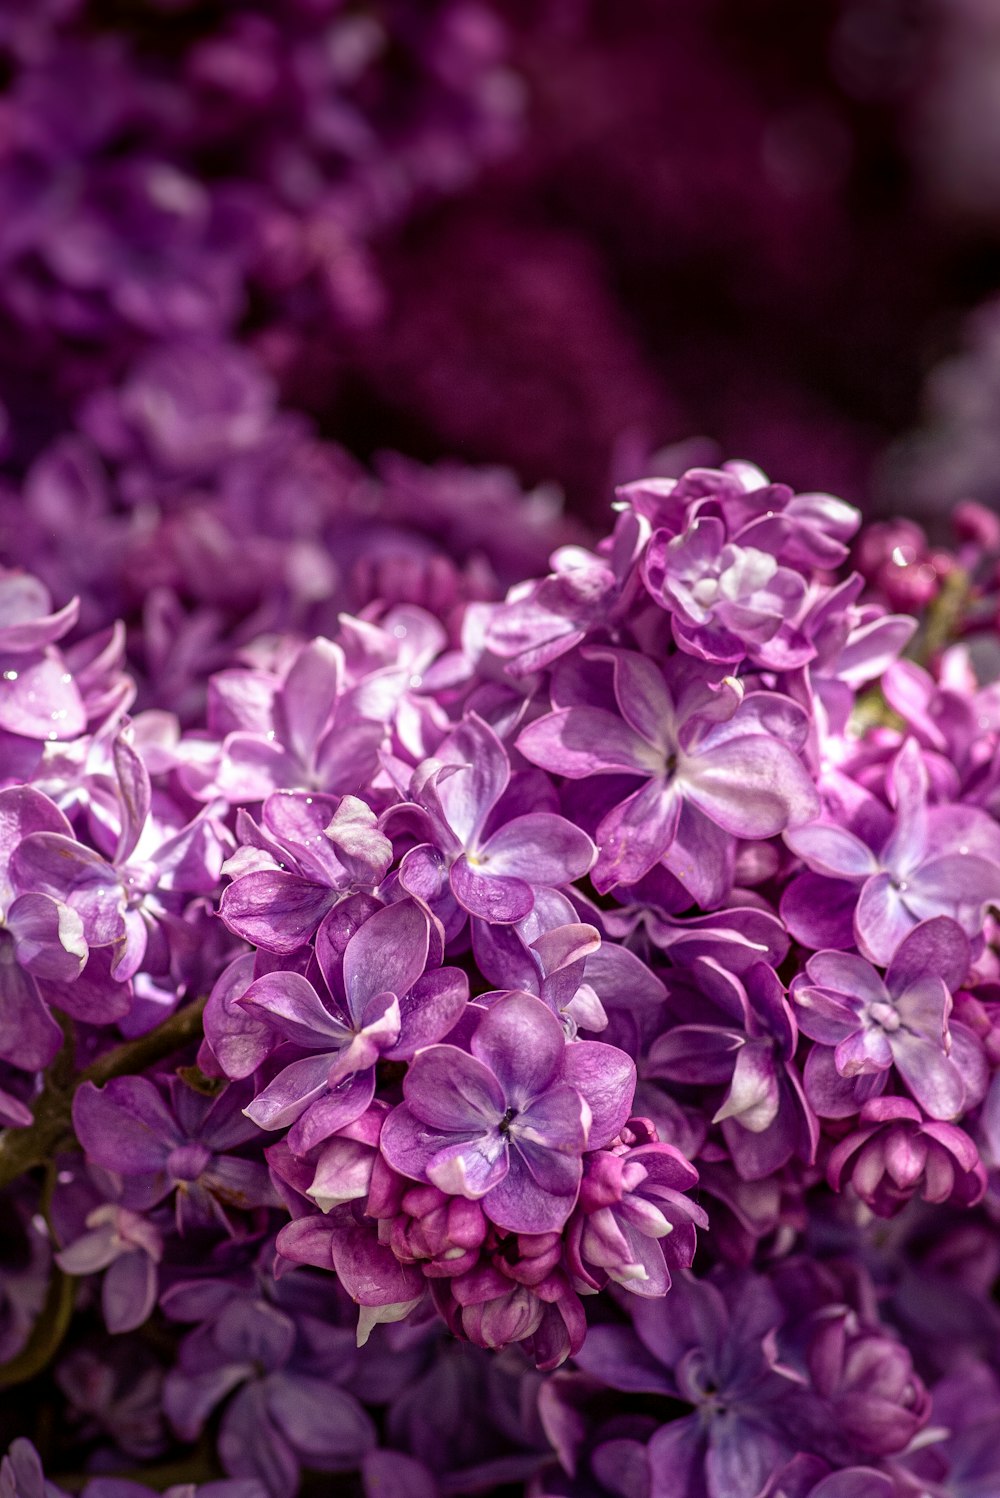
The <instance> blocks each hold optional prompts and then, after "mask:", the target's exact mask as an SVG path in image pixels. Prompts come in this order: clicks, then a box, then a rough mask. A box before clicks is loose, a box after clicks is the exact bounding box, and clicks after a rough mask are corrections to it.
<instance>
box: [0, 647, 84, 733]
mask: <svg viewBox="0 0 1000 1498" xmlns="http://www.w3.org/2000/svg"><path fill="white" fill-rule="evenodd" d="M86 726H87V712H86V708H85V707H84V705H83V699H82V698H81V696H80V692H79V688H78V687H77V685H76V682H75V681H74V680H73V678H72V676H71V675H70V673H69V672H68V671H67V670H66V663H65V661H64V660H63V659H62V657H61V656H60V655H59V654H58V652H57V651H54V650H50V651H46V652H45V653H44V654H42V653H40V652H35V653H32V654H30V655H14V654H9V653H8V652H6V651H2V652H0V728H3V729H6V730H7V732H8V733H16V734H19V735H20V736H21V737H22V738H26V739H45V740H50V739H75V738H79V736H80V734H82V733H83V731H84V729H85V728H86Z"/></svg>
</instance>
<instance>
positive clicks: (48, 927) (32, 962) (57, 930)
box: [6, 895, 88, 983]
mask: <svg viewBox="0 0 1000 1498" xmlns="http://www.w3.org/2000/svg"><path fill="white" fill-rule="evenodd" d="M6 925H7V929H8V931H9V932H10V934H11V936H12V937H13V939H14V950H15V952H16V953H17V960H18V962H19V963H20V964H21V966H22V967H23V968H26V969H27V970H28V971H29V972H31V973H34V975H35V977H36V978H49V979H51V980H52V981H53V982H55V983H72V981H73V979H74V978H77V977H79V975H80V973H81V972H82V971H83V967H84V963H85V962H86V961H87V956H88V948H87V942H86V940H85V938H84V934H83V920H82V918H81V917H80V915H79V913H78V912H77V911H75V910H73V909H71V908H70V906H68V905H63V904H62V903H61V902H59V901H58V900H53V899H52V898H51V896H49V895H19V896H18V898H17V899H16V900H14V901H13V903H12V905H11V907H10V909H9V910H8V912H7V921H6Z"/></svg>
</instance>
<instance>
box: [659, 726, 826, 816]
mask: <svg viewBox="0 0 1000 1498" xmlns="http://www.w3.org/2000/svg"><path fill="white" fill-rule="evenodd" d="M678 780H679V781H680V783H681V784H682V786H683V791H684V795H685V796H686V797H688V798H689V799H690V800H691V801H693V802H694V804H695V806H697V807H698V809H699V810H700V811H703V812H704V813H705V815H706V816H707V817H710V818H711V820H712V821H713V822H717V823H718V825H719V826H720V827H723V828H725V830H726V831H727V832H731V833H732V834H733V835H734V836H736V837H750V838H755V837H773V836H774V835H775V833H778V832H781V831H783V830H784V829H785V828H786V827H789V826H793V827H794V826H796V825H797V824H800V823H803V822H808V821H809V820H810V819H811V818H813V817H815V816H816V815H817V813H818V811H819V797H818V795H817V794H816V789H815V787H814V785H813V783H812V780H811V779H810V777H809V775H808V774H807V773H806V771H805V769H804V768H803V766H802V764H801V762H800V761H799V760H798V759H797V758H796V757H795V755H794V754H793V753H792V752H791V750H789V749H786V748H785V746H784V744H780V743H778V742H777V741H776V740H775V739H767V738H764V736H763V735H760V734H750V735H748V736H747V737H746V738H741V739H733V740H730V742H729V743H727V744H723V745H720V747H719V748H717V749H710V750H708V751H707V752H704V753H699V754H697V755H696V756H692V757H690V758H689V759H687V760H686V761H684V762H683V765H682V768H681V770H680V772H679V775H678Z"/></svg>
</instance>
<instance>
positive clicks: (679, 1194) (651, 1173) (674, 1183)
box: [569, 1125, 708, 1296]
mask: <svg viewBox="0 0 1000 1498" xmlns="http://www.w3.org/2000/svg"><path fill="white" fill-rule="evenodd" d="M629 1127H634V1125H630V1126H629ZM697 1182H698V1172H697V1171H696V1170H695V1168H694V1166H693V1165H691V1164H689V1163H688V1161H687V1160H685V1159H684V1157H683V1155H682V1154H681V1153H680V1151H679V1150H676V1149H674V1147H673V1146H672V1145H669V1144H659V1143H655V1142H652V1143H639V1144H637V1145H635V1146H634V1147H633V1148H630V1149H627V1150H596V1151H593V1152H592V1153H591V1154H589V1155H587V1157H586V1160H585V1162H584V1172H583V1183H582V1186H581V1188H580V1203H579V1206H578V1207H577V1209H576V1212H575V1214H574V1217H573V1219H572V1221H571V1223H570V1229H569V1245H570V1247H569V1254H570V1262H571V1264H572V1267H573V1272H574V1275H575V1276H577V1277H578V1278H579V1279H580V1280H581V1281H582V1282H583V1284H584V1285H586V1286H587V1288H589V1289H593V1290H600V1289H603V1288H604V1287H605V1285H606V1284H607V1283H608V1282H609V1281H613V1282H614V1283H615V1284H617V1285H621V1286H622V1288H623V1289H625V1290H630V1291H631V1292H632V1293H633V1294H634V1295H645V1296H661V1295H665V1294H666V1293H667V1291H668V1290H669V1289H670V1285H671V1273H670V1271H671V1269H674V1270H676V1269H689V1268H690V1267H691V1261H692V1259H693V1258H694V1251H695V1231H694V1229H695V1226H697V1227H700V1228H707V1227H708V1217H707V1216H706V1214H705V1212H704V1211H703V1210H702V1208H701V1207H699V1206H698V1205H697V1204H696V1203H695V1202H693V1201H691V1200H690V1199H689V1198H688V1197H687V1196H686V1195H685V1194H684V1193H685V1192H688V1191H690V1190H692V1188H693V1187H694V1186H696V1185H697Z"/></svg>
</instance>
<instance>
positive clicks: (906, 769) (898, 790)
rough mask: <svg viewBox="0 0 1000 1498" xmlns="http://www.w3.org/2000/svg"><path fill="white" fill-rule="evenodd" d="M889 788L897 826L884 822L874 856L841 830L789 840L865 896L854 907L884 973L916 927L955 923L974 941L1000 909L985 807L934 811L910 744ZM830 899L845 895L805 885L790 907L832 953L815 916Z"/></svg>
mask: <svg viewBox="0 0 1000 1498" xmlns="http://www.w3.org/2000/svg"><path fill="white" fill-rule="evenodd" d="M888 788H889V793H890V796H891V798H892V801H893V804H894V807H895V817H894V818H890V817H888V816H883V817H882V818H879V819H878V820H880V821H882V823H883V827H884V831H883V835H882V836H879V837H876V838H875V839H874V847H872V846H870V845H869V844H868V843H867V842H865V841H862V839H861V838H860V837H859V836H857V835H856V834H855V833H853V832H849V831H848V830H847V828H846V827H841V826H838V825H836V824H835V823H832V822H812V823H810V824H809V825H807V826H804V827H803V826H800V827H796V828H793V829H791V830H789V831H788V832H787V833H786V834H785V841H786V842H787V843H788V845H789V847H790V848H791V849H792V852H793V853H796V854H797V855H798V856H799V857H800V858H801V859H802V860H803V862H804V863H805V864H806V865H807V867H808V868H809V869H811V870H812V871H813V872H814V873H816V874H820V875H822V876H824V878H825V879H826V880H839V881H841V882H842V885H845V886H846V885H851V886H853V887H854V889H855V890H856V891H857V894H856V896H854V895H853V894H852V896H851V900H852V904H853V900H854V899H855V898H856V901H857V903H856V905H854V906H853V909H854V935H855V937H856V940H857V943H858V946H859V948H860V949H861V952H862V954H863V955H864V956H865V957H867V958H868V959H869V961H871V962H877V963H878V964H880V965H881V966H887V965H888V963H889V962H890V961H891V959H892V955H893V953H894V952H895V950H896V948H897V947H898V946H899V944H900V942H901V941H902V940H903V938H904V937H905V936H906V935H907V934H908V933H909V932H910V931H911V930H912V928H913V927H914V926H916V925H917V924H918V923H919V922H920V921H925V920H930V919H931V918H932V917H934V916H939V915H947V916H950V917H951V918H952V920H955V921H957V922H958V924H959V925H960V926H961V927H962V930H963V931H964V932H965V934H966V936H968V937H969V939H970V940H974V939H975V938H976V937H977V936H978V935H979V933H980V931H981V930H982V924H983V918H984V915H985V911H986V906H987V905H988V904H989V903H990V901H991V900H995V899H1000V828H998V827H997V825H996V824H995V823H994V822H993V821H992V819H991V818H989V817H988V816H987V815H986V814H985V813H984V812H982V811H980V810H979V809H978V808H977V807H972V806H962V805H946V806H928V805H927V796H928V788H929V781H928V775H927V768H926V766H925V764H924V762H923V759H922V756H921V753H920V749H919V746H918V745H917V743H916V742H915V740H913V739H908V740H907V742H906V743H905V744H904V745H903V747H902V749H901V750H900V751H899V753H898V754H897V756H896V758H895V760H894V761H893V763H892V767H891V769H890V771H889V775H888ZM827 891H829V892H830V894H831V895H836V893H837V887H836V886H832V885H829V884H825V885H824V884H820V885H817V884H816V883H815V882H813V883H806V882H805V881H803V882H801V883H798V884H796V883H793V884H792V885H791V886H790V887H789V889H788V891H787V892H786V894H785V897H784V899H783V900H782V905H781V912H782V916H783V917H784V919H785V921H786V923H787V925H788V927H789V929H790V930H791V931H792V934H793V935H794V936H795V937H796V938H797V939H798V940H799V941H802V942H805V943H806V944H807V945H810V946H812V945H817V946H827V945H829V944H830V943H829V941H828V940H825V939H824V937H825V936H827V935H828V929H824V927H823V926H822V925H820V924H818V923H817V921H816V915H815V912H816V911H817V907H818V908H819V909H820V910H821V908H822V897H823V895H824V894H825V893H826V892H827ZM814 932H815V934H816V936H817V938H818V940H817V941H816V942H815V943H814V942H813V940H812V937H813V934H814ZM849 941H850V937H849V936H847V937H846V939H845V940H844V942H843V945H845V946H846V945H848V943H849Z"/></svg>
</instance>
